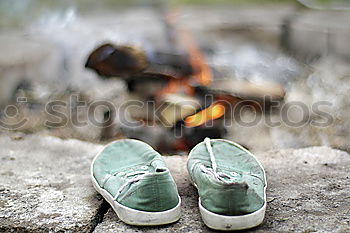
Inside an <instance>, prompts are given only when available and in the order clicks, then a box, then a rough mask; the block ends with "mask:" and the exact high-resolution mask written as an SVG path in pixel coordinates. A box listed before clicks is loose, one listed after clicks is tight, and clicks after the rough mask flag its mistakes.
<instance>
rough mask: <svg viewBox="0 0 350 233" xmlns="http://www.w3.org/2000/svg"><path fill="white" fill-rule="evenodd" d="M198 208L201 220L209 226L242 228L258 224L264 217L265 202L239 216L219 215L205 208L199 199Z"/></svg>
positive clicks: (229, 228) (222, 229)
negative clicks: (259, 206)
mask: <svg viewBox="0 0 350 233" xmlns="http://www.w3.org/2000/svg"><path fill="white" fill-rule="evenodd" d="M198 205H199V210H200V213H201V215H202V219H203V222H204V223H205V225H207V226H208V227H209V228H212V229H215V230H221V231H232V230H244V229H249V228H253V227H256V226H258V225H260V224H261V223H262V222H263V220H264V217H265V210H266V202H265V203H264V205H263V207H261V208H260V209H259V210H257V211H255V212H253V213H251V214H246V215H241V216H226V215H220V214H216V213H213V212H210V211H209V210H207V209H205V208H204V207H203V206H202V204H201V200H200V199H199V201H198Z"/></svg>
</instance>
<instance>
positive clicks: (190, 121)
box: [86, 17, 285, 151]
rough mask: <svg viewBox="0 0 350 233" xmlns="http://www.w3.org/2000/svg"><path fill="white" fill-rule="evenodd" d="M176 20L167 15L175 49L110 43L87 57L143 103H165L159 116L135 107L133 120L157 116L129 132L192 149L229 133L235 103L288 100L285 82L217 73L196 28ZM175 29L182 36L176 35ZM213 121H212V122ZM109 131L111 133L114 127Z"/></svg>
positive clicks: (158, 143) (172, 146) (160, 144)
mask: <svg viewBox="0 0 350 233" xmlns="http://www.w3.org/2000/svg"><path fill="white" fill-rule="evenodd" d="M174 21H175V18H174V17H169V18H167V19H166V25H167V29H168V34H167V35H168V38H169V42H170V45H169V47H171V48H172V49H173V50H174V48H175V50H174V51H173V53H172V52H169V51H167V52H158V51H147V52H145V51H142V49H139V48H136V47H130V46H121V45H117V46H116V45H112V44H105V45H102V46H100V47H98V48H97V49H95V50H94V51H93V52H92V53H91V55H90V56H89V58H88V60H87V62H86V67H87V68H90V69H93V70H95V71H96V72H97V73H98V74H99V75H101V76H104V78H122V79H124V80H125V81H126V82H127V85H128V90H129V92H130V93H131V94H132V95H131V96H133V97H131V98H134V99H137V100H140V101H143V102H146V101H147V100H154V101H155V104H156V106H157V107H160V109H161V111H160V112H159V113H158V114H159V115H158V116H155V115H154V114H149V113H148V112H146V111H147V110H146V109H147V108H138V109H133V108H130V109H129V113H130V114H129V115H130V116H131V118H132V119H133V120H136V121H140V122H143V123H145V122H150V121H151V122H153V123H152V125H153V126H152V127H151V126H150V125H148V124H144V126H142V127H140V128H138V129H137V130H135V129H133V128H128V127H124V126H123V131H124V132H125V135H126V136H127V137H131V138H138V139H142V140H145V141H146V142H148V143H150V144H152V145H153V146H155V147H156V148H158V149H162V150H163V151H164V150H165V151H174V150H187V149H189V148H190V147H191V146H193V145H195V144H196V143H198V142H199V141H201V140H203V139H204V138H205V137H211V138H216V137H220V138H221V137H223V136H224V133H225V127H224V125H223V120H222V119H223V118H224V116H225V114H227V113H228V114H231V112H230V111H231V109H232V106H227V105H235V104H237V103H238V102H239V101H240V100H254V101H257V102H258V103H259V104H260V103H262V104H264V102H263V101H265V99H264V97H265V96H269V97H271V99H273V100H283V98H284V95H285V91H284V88H283V87H282V86H281V85H279V84H276V83H263V84H255V83H252V82H249V81H243V80H236V79H221V78H222V77H219V79H217V78H216V77H214V75H213V72H212V70H213V69H212V68H211V67H210V66H209V65H208V63H207V61H206V59H205V56H204V54H203V53H202V51H201V50H200V49H199V46H198V45H197V44H196V43H195V40H194V39H193V38H192V36H191V34H190V32H189V31H187V30H185V29H181V30H175V23H174ZM175 31H176V32H177V33H175V34H176V35H178V37H172V36H170V35H174V32H175ZM179 47H181V49H178V48H179ZM176 48H177V50H176ZM179 51H185V53H181V52H179ZM206 95H211V96H212V102H210V103H206V104H205V101H204V99H205V97H206ZM109 115H113V113H109ZM150 116H152V117H150ZM158 119H160V121H158ZM208 122H210V123H211V124H206V123H208ZM183 127H184V129H183V134H182V137H181V138H180V139H178V138H176V137H175V135H174V134H175V133H174V131H176V130H178V129H179V128H180V129H181V130H182V128H183ZM155 129H157V130H156V131H155ZM106 131H108V135H110V130H108V129H106ZM154 132H156V133H154ZM153 134H154V139H155V138H158V139H157V140H153V141H152V140H149V137H150V136H149V135H153ZM105 135H107V133H106V134H104V136H105ZM142 135H143V136H142ZM155 135H158V136H159V135H164V136H165V137H166V138H164V137H156V136H155ZM164 145H166V148H164V147H165V146H164Z"/></svg>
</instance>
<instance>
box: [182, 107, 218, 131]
mask: <svg viewBox="0 0 350 233" xmlns="http://www.w3.org/2000/svg"><path fill="white" fill-rule="evenodd" d="M224 114H225V106H224V105H223V104H221V103H213V104H212V105H210V106H209V107H208V108H206V109H204V110H202V111H200V112H198V113H196V114H194V115H192V116H188V117H186V119H185V126H187V127H197V126H200V125H203V124H205V123H206V122H208V121H210V120H215V119H218V118H220V117H222V116H223V115H224Z"/></svg>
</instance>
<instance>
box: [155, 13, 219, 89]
mask: <svg viewBox="0 0 350 233" xmlns="http://www.w3.org/2000/svg"><path fill="white" fill-rule="evenodd" d="M177 13H178V12H177V11H176V10H173V11H170V12H169V13H168V15H167V18H166V20H167V22H168V23H169V24H170V25H173V26H174V25H175V24H176V22H177ZM177 31H178V38H175V40H176V39H177V40H178V41H177V42H178V43H179V45H180V46H183V48H185V49H186V50H187V52H188V56H189V62H190V64H191V66H192V68H193V70H194V74H193V75H192V76H191V77H183V78H180V79H177V80H170V81H169V83H168V85H167V86H166V87H165V88H163V89H162V90H161V91H160V93H158V95H159V96H162V95H164V94H167V93H176V92H181V93H185V94H188V95H193V94H194V89H193V87H192V85H191V83H193V81H195V82H196V83H198V84H200V85H203V86H208V85H209V84H210V83H211V81H212V72H211V69H210V67H209V65H208V64H207V61H206V59H205V56H204V54H203V53H202V52H201V50H200V49H199V47H198V45H197V43H196V42H195V40H194V38H193V36H192V34H191V33H190V31H188V30H187V29H186V28H184V27H181V28H180V27H177ZM174 43H175V42H174Z"/></svg>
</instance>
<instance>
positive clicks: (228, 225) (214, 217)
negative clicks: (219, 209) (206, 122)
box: [188, 139, 267, 231]
mask: <svg viewBox="0 0 350 233" xmlns="http://www.w3.org/2000/svg"><path fill="white" fill-rule="evenodd" d="M211 140H216V141H224V142H228V143H230V144H233V145H235V146H238V147H239V148H241V149H242V150H244V151H246V152H247V153H249V154H250V155H252V156H253V157H254V158H255V159H256V160H257V161H258V164H259V165H260V167H261V169H262V170H263V172H264V177H265V179H266V173H265V169H264V168H263V166H262V164H261V163H260V161H259V160H258V159H257V158H256V157H255V155H253V154H252V153H251V152H250V151H248V150H247V149H245V148H243V147H242V146H241V145H239V144H237V143H235V142H232V141H229V140H225V139H211ZM194 148H195V147H194ZM194 148H193V149H192V150H191V152H192V151H193V150H194ZM191 152H190V154H189V156H188V159H189V158H190V157H191ZM190 181H191V183H192V185H193V186H194V187H196V188H197V185H196V184H195V183H194V182H193V181H192V180H191V179H190ZM265 183H266V185H265V187H264V205H263V206H262V207H261V208H260V209H258V210H257V211H255V212H253V213H250V214H246V215H241V216H227V215H221V214H216V213H214V212H211V211H209V210H207V209H205V208H204V207H203V206H202V204H201V200H200V198H199V200H198V206H199V210H200V213H201V216H202V219H203V222H204V223H205V225H207V226H208V227H209V228H211V229H214V230H221V231H234V230H244V229H249V228H253V227H256V226H258V225H260V224H261V223H262V222H263V221H264V218H265V211H266V188H267V182H266V180H265ZM197 189H198V188H197Z"/></svg>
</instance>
